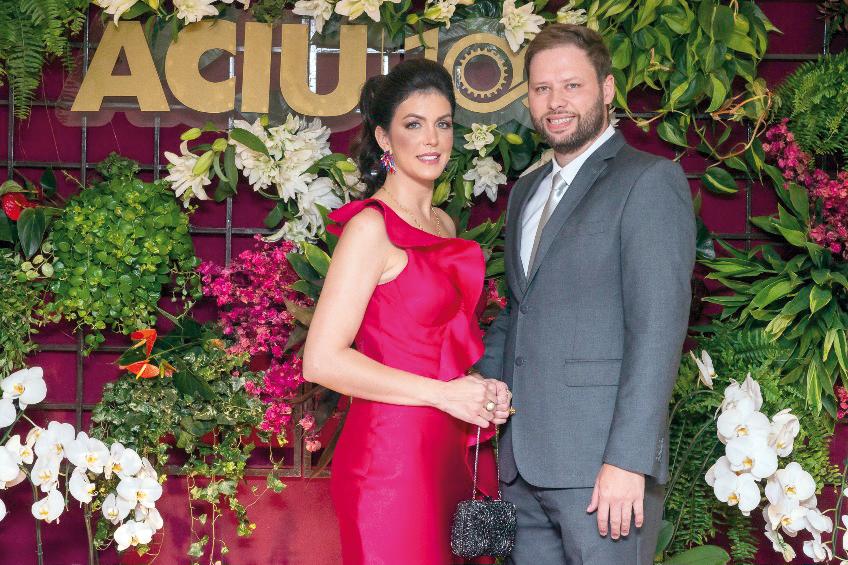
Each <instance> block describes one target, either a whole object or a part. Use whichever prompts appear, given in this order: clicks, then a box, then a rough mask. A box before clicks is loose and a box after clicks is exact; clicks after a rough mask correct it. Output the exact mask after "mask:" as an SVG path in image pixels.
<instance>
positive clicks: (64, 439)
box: [35, 421, 76, 460]
mask: <svg viewBox="0 0 848 565" xmlns="http://www.w3.org/2000/svg"><path fill="white" fill-rule="evenodd" d="M75 436H76V432H75V431H74V427H73V426H72V425H71V424H68V423H65V422H56V421H51V422H50V423H49V424H47V429H46V430H44V431H43V432H41V433H39V434H38V440H37V441H36V442H35V454H36V455H38V456H39V457H45V456H56V457H59V459H60V460H61V459H62V458H63V457H65V448H66V447H67V446H68V445H70V444H71V442H73V441H74V438H75Z"/></svg>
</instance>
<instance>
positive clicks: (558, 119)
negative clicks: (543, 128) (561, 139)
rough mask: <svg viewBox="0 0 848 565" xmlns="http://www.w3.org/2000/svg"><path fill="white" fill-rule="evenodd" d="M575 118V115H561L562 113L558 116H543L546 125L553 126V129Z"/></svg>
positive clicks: (564, 125) (563, 125) (565, 124)
mask: <svg viewBox="0 0 848 565" xmlns="http://www.w3.org/2000/svg"><path fill="white" fill-rule="evenodd" d="M576 118H577V116H562V115H559V116H552V117H548V118H545V121H546V122H547V124H548V126H550V127H552V128H554V129H559V128H564V127H566V126H568V125H569V124H571V122H573V121H574V120H575V119H576Z"/></svg>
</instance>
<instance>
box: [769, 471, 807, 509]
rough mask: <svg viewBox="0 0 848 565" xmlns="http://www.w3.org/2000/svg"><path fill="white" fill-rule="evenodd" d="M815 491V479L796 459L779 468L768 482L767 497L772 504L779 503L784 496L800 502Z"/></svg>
mask: <svg viewBox="0 0 848 565" xmlns="http://www.w3.org/2000/svg"><path fill="white" fill-rule="evenodd" d="M815 493H816V481H815V479H813V476H812V475H810V474H809V473H808V472H807V471H805V470H804V468H803V467H801V465H800V464H798V463H797V462H795V461H793V462H792V463H790V464H789V465H787V466H786V467H785V468H784V469H779V470H777V471H776V472H775V473H774V475H772V476H770V477H769V480H768V483H766V498H768V499H769V502H771V503H772V504H777V503H778V501H780V500H781V499H782V498H788V499H790V500H796V501H798V502H799V503H800V502H801V501H802V500H807V499H808V498H810V497H811V496H813V495H814V494H815Z"/></svg>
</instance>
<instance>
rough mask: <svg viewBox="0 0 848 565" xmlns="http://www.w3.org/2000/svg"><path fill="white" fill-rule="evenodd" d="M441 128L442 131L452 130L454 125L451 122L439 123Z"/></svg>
mask: <svg viewBox="0 0 848 565" xmlns="http://www.w3.org/2000/svg"><path fill="white" fill-rule="evenodd" d="M439 127H440V128H442V129H451V128H452V127H453V124H452V123H451V122H439Z"/></svg>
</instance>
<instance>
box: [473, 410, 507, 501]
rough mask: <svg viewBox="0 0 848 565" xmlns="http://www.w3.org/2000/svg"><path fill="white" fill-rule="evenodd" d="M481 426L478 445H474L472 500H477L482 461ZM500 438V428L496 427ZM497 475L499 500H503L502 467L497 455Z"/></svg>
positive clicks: (496, 434)
mask: <svg viewBox="0 0 848 565" xmlns="http://www.w3.org/2000/svg"><path fill="white" fill-rule="evenodd" d="M480 429H481V428H480V426H477V443H475V444H474V484H473V486H472V487H471V499H472V500H476V499H477V464H478V461H479V460H480ZM497 436H498V426H497V425H495V437H497ZM495 473H496V474H497V481H498V500H500V499H501V466H500V464H499V463H498V458H497V455H496V456H495Z"/></svg>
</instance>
